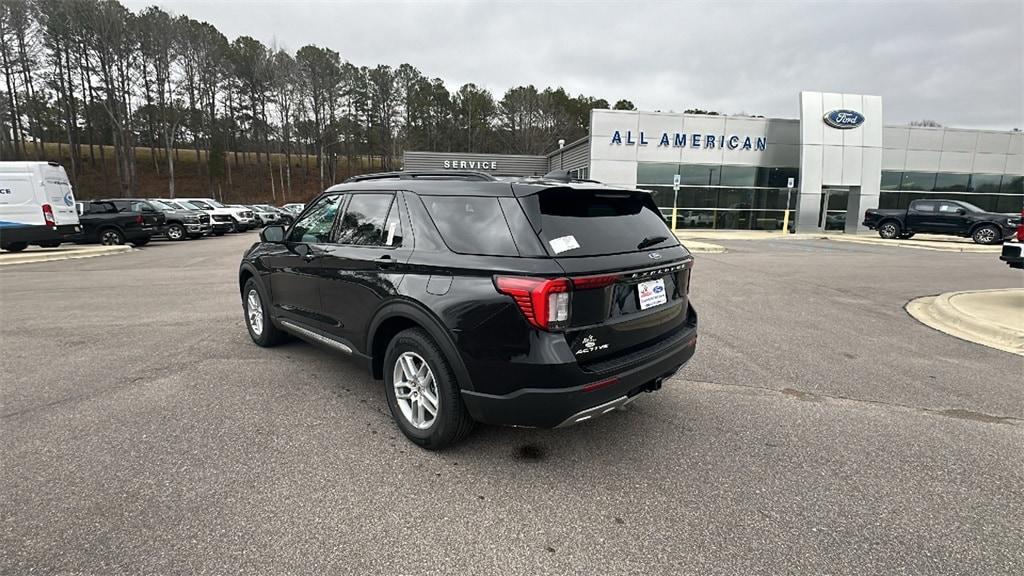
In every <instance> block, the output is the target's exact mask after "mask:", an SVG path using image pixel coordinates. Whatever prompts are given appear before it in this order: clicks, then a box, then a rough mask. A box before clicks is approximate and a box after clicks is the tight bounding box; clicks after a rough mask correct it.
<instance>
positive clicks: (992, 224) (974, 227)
mask: <svg viewBox="0 0 1024 576" xmlns="http://www.w3.org/2000/svg"><path fill="white" fill-rule="evenodd" d="M1019 221H1020V217H1019V216H1017V215H1016V214H996V213H992V212H985V211H984V210H982V209H981V208H978V207H977V206H975V205H973V204H971V203H969V202H963V201H960V200H914V201H913V202H911V203H910V207H909V208H908V209H907V210H879V209H869V210H867V211H865V212H864V225H865V226H867V227H868V228H870V229H872V230H878V235H879V236H881V237H882V238H890V239H891V238H910V237H912V236H913V235H914V234H916V233H918V232H927V233H929V234H944V235H948V236H963V237H965V238H971V239H973V240H974V242H975V243H977V244H998V243H1000V242H1002V241H1003V240H1004V239H1006V238H1010V237H1012V236H1013V234H1014V232H1015V231H1016V228H1017V223H1018V222H1019Z"/></svg>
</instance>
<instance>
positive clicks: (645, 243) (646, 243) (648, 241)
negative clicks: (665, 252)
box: [636, 236, 668, 250]
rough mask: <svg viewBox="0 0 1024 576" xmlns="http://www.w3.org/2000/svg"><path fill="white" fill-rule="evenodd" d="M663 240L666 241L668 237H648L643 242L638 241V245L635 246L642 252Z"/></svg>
mask: <svg viewBox="0 0 1024 576" xmlns="http://www.w3.org/2000/svg"><path fill="white" fill-rule="evenodd" d="M665 240H668V236H648V237H647V238H644V239H643V240H641V241H640V243H639V244H637V245H636V249H637V250H643V249H644V248H647V247H648V246H654V245H655V244H659V243H661V242H664V241H665Z"/></svg>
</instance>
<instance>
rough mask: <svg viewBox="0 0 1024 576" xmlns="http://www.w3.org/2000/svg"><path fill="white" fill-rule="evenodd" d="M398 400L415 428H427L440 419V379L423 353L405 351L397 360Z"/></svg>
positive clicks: (394, 379) (400, 407) (396, 385)
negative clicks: (438, 383) (436, 376)
mask: <svg viewBox="0 0 1024 576" xmlns="http://www.w3.org/2000/svg"><path fill="white" fill-rule="evenodd" d="M392 381H393V382H394V387H395V399H396V400H397V402H398V409H399V410H400V411H401V412H402V417H403V418H405V420H406V421H407V422H408V423H409V424H412V425H413V427H414V428H417V429H419V430H425V429H427V428H430V427H431V426H432V425H433V424H434V421H435V420H436V419H437V412H438V409H439V406H438V403H439V399H438V393H437V382H436V381H435V380H434V373H433V372H431V370H430V366H429V365H428V364H427V361H426V360H424V359H423V357H422V356H420V355H419V354H417V353H415V352H403V353H402V354H401V355H400V356H399V357H398V359H397V360H396V361H395V369H394V377H393V378H392Z"/></svg>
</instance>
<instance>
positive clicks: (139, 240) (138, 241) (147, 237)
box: [132, 236, 153, 246]
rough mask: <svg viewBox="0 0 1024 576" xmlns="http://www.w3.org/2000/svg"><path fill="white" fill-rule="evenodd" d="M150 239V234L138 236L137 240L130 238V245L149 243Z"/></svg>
mask: <svg viewBox="0 0 1024 576" xmlns="http://www.w3.org/2000/svg"><path fill="white" fill-rule="evenodd" d="M152 239H153V237H152V236H146V237H145V238H139V239H138V240H132V245H133V246H145V245H146V244H149V241H150V240H152Z"/></svg>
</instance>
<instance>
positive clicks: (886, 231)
mask: <svg viewBox="0 0 1024 576" xmlns="http://www.w3.org/2000/svg"><path fill="white" fill-rule="evenodd" d="M896 233H897V232H896V225H895V224H883V225H882V236H883V237H884V238H895V237H896Z"/></svg>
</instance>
